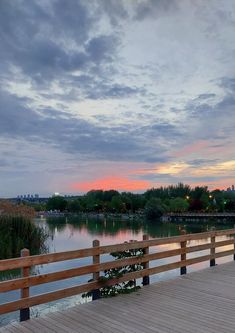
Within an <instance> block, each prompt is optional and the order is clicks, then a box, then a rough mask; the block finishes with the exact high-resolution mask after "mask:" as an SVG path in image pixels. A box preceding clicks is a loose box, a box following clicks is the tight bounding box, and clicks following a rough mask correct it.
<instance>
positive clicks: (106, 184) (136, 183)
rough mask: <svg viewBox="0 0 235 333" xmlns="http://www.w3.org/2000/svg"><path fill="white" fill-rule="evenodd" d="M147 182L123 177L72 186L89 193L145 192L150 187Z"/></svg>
mask: <svg viewBox="0 0 235 333" xmlns="http://www.w3.org/2000/svg"><path fill="white" fill-rule="evenodd" d="M150 185H151V184H150V183H149V182H148V181H145V180H132V179H128V178H122V177H107V178H101V179H96V180H94V181H90V182H80V183H75V184H72V185H71V189H72V190H76V191H81V192H88V191H90V190H100V189H101V190H111V189H115V190H118V191H143V190H146V189H147V188H149V187H150Z"/></svg>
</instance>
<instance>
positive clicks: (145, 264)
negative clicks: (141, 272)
mask: <svg viewBox="0 0 235 333" xmlns="http://www.w3.org/2000/svg"><path fill="white" fill-rule="evenodd" d="M147 240H149V236H148V235H143V241H147ZM143 252H144V255H146V254H149V247H145V248H144V249H143ZM148 268H149V261H146V262H144V263H143V269H148ZM148 284H149V275H147V276H144V277H143V286H147V285H148Z"/></svg>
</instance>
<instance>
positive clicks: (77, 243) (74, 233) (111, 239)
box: [0, 218, 233, 325]
mask: <svg viewBox="0 0 235 333" xmlns="http://www.w3.org/2000/svg"><path fill="white" fill-rule="evenodd" d="M36 223H38V224H39V225H40V226H41V227H43V228H46V230H47V232H48V234H49V238H48V240H47V246H48V251H49V252H62V251H69V250H76V249H81V248H88V247H91V246H92V241H93V240H94V239H99V241H100V244H101V245H108V244H117V243H123V242H125V241H129V240H131V239H132V240H133V239H134V240H142V238H143V234H149V236H150V238H156V237H170V236H174V235H178V234H179V233H180V228H181V227H182V226H179V225H176V224H170V223H166V224H158V223H156V222H155V223H143V222H131V221H111V220H107V221H101V220H94V219H93V220H86V221H81V220H76V219H74V218H73V219H72V220H69V221H68V220H67V223H66V221H65V220H63V219H62V220H61V219H60V220H58V219H57V220H54V221H52V220H49V221H48V222H47V223H46V222H45V221H36ZM184 227H186V231H187V232H188V233H190V232H203V231H207V230H210V228H211V227H214V226H213V224H209V225H208V224H206V223H204V224H203V225H197V226H196V227H195V226H194V227H191V226H190V225H187V226H184ZM225 227H226V226H224V225H217V226H216V228H217V229H222V228H225ZM231 227H233V224H232V225H231V226H227V228H231ZM224 239H226V238H225V237H218V238H216V241H220V240H224ZM206 242H209V239H205V240H194V241H190V242H188V243H187V245H188V246H194V245H200V244H205V243H206ZM176 248H179V244H168V245H161V246H158V247H151V248H150V253H154V252H160V251H165V250H172V249H176ZM232 248H233V245H229V246H224V247H221V248H219V249H216V252H219V251H227V250H230V249H232ZM206 254H209V250H205V251H201V252H195V253H190V254H187V258H193V257H198V256H201V255H206ZM111 258H112V257H111V256H110V255H102V256H101V262H105V261H109V260H110V259H111ZM178 260H179V256H175V257H170V258H166V259H159V260H154V261H151V262H150V267H155V266H160V265H164V264H167V263H171V262H175V261H178ZM230 260H231V256H229V257H225V258H219V259H216V263H224V262H227V261H230ZM91 263H92V258H91V257H88V258H81V259H74V260H68V261H63V262H55V263H51V264H48V265H41V266H36V267H35V268H34V270H33V272H32V274H39V273H40V274H45V273H49V272H55V271H61V270H65V269H71V268H75V267H80V266H84V265H88V264H91ZM208 265H209V263H208V262H202V263H198V264H195V265H192V266H189V267H187V272H192V271H195V270H198V269H202V268H205V267H208ZM176 276H179V269H175V270H172V271H168V272H163V273H160V274H157V275H154V276H151V278H150V279H151V282H157V281H161V280H166V279H169V278H173V277H176ZM91 278H92V276H91V274H90V275H83V276H79V277H76V278H71V279H67V280H61V281H57V282H51V283H47V284H43V285H39V286H35V287H31V288H30V295H36V294H41V293H46V292H50V291H53V290H57V289H63V288H66V287H71V286H75V285H78V284H81V283H86V282H87V281H88V280H90V279H91ZM138 281H139V282H140V283H141V280H140V279H139V280H138ZM17 298H19V291H12V292H8V293H2V294H1V298H0V303H5V302H9V301H12V300H15V299H17ZM86 301H87V300H86V299H83V298H82V297H81V295H78V296H74V297H70V298H66V299H63V300H59V301H56V302H51V303H48V304H43V305H39V306H35V307H33V308H32V309H31V313H32V316H37V315H39V314H40V315H41V314H43V313H47V312H49V311H55V310H58V309H64V308H67V307H69V306H73V305H75V304H78V303H82V302H86ZM18 316H19V312H14V313H11V314H7V315H2V316H0V325H1V324H6V323H7V322H9V321H10V320H12V319H18Z"/></svg>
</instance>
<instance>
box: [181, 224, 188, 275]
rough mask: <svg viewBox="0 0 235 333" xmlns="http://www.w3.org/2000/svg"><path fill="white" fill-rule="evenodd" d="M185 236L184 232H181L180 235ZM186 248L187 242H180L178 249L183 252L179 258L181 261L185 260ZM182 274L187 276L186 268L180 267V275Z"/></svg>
mask: <svg viewBox="0 0 235 333" xmlns="http://www.w3.org/2000/svg"><path fill="white" fill-rule="evenodd" d="M185 234H186V231H185V230H181V235H185ZM186 246H187V241H183V242H180V247H181V249H182V251H183V252H182V253H181V258H180V259H181V261H184V260H186ZM184 274H187V267H186V266H183V267H180V275H184Z"/></svg>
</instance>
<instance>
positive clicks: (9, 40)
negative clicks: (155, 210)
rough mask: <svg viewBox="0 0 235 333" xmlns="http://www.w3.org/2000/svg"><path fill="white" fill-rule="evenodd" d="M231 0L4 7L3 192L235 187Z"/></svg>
mask: <svg viewBox="0 0 235 333" xmlns="http://www.w3.org/2000/svg"><path fill="white" fill-rule="evenodd" d="M234 33H235V2H234V1H232V0H225V1H223V2H221V1H219V0H209V1H206V2H205V1H202V0H198V1H190V0H189V1H188V0H182V1H177V0H172V1H165V0H146V1H145V0H140V1H131V0H129V1H128V0H126V1H124V0H123V1H122V0H118V1H113V0H100V1H95V0H91V1H89V2H88V1H78V0H76V1H65V0H54V1H49V0H43V1H39V0H32V1H26V0H15V1H11V0H2V1H1V2H0V42H1V48H0V142H1V144H0V173H1V177H0V197H14V196H17V195H18V194H19V193H40V195H42V196H48V195H50V194H51V193H54V192H60V193H68V194H79V193H84V192H87V191H89V190H91V189H104V190H107V189H116V190H119V191H132V192H143V191H145V190H146V189H148V188H151V187H160V186H167V185H170V184H177V183H179V182H183V183H185V184H189V185H190V186H192V187H195V186H197V185H206V186H208V187H209V189H210V190H212V189H216V188H220V189H226V188H228V187H229V186H231V184H234V183H235V176H234V172H235V156H234V144H235V136H234V128H235V116H234V111H235V110H234V109H235V97H234V93H235V68H234V58H235V38H234Z"/></svg>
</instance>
